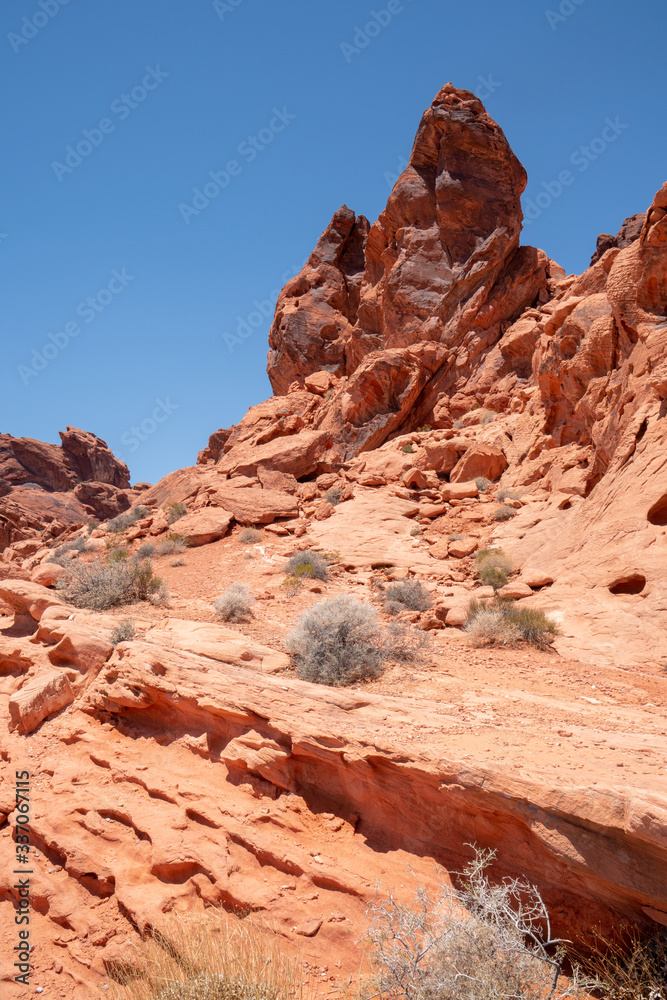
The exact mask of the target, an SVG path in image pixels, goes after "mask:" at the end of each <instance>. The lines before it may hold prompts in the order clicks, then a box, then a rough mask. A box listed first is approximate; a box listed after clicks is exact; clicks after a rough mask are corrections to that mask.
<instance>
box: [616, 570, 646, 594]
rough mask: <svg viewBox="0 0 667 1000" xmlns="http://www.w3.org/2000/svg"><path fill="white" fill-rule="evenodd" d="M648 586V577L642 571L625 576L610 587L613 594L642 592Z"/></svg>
mask: <svg viewBox="0 0 667 1000" xmlns="http://www.w3.org/2000/svg"><path fill="white" fill-rule="evenodd" d="M645 586H646V577H645V576H642V574H641V573H632V574H631V575H630V576H624V577H622V578H621V579H620V580H617V581H616V582H615V583H612V584H611V585H610V587H609V592H610V593H611V594H641V592H642V590H643V589H644V587H645Z"/></svg>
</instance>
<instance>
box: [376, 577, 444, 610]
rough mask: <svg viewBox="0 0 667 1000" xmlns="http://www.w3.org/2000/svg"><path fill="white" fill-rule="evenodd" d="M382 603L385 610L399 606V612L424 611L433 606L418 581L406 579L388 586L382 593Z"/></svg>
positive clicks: (429, 597)
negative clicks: (388, 606)
mask: <svg viewBox="0 0 667 1000" xmlns="http://www.w3.org/2000/svg"><path fill="white" fill-rule="evenodd" d="M384 602H385V607H386V608H387V605H390V606H392V605H396V604H399V605H400V606H401V611H405V610H409V611H426V609H427V608H430V607H431V606H432V604H433V601H432V600H431V595H430V594H429V592H428V590H426V588H425V587H424V585H423V584H422V583H421V582H420V581H419V580H407V579H405V580H398V581H397V582H396V583H392V584H390V585H389V587H387V589H386V591H385V593H384ZM387 609H388V608H387ZM389 613H390V614H392V613H393V612H392V611H390V612H389Z"/></svg>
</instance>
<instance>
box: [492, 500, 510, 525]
mask: <svg viewBox="0 0 667 1000" xmlns="http://www.w3.org/2000/svg"><path fill="white" fill-rule="evenodd" d="M515 514H516V511H515V510H514V508H513V507H508V506H507V504H504V503H501V504H500V506H499V507H496V509H495V510H494V512H493V514H492V515H491V517H492V518H493V520H494V521H509V520H510V518H512V517H514V515H515Z"/></svg>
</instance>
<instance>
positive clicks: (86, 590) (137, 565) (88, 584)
mask: <svg viewBox="0 0 667 1000" xmlns="http://www.w3.org/2000/svg"><path fill="white" fill-rule="evenodd" d="M63 589H64V597H65V600H66V601H67V602H68V603H69V604H73V605H74V606H75V607H77V608H92V609H93V610H94V611H104V610H106V609H107V608H112V607H114V606H115V605H118V604H131V603H133V602H134V601H147V600H164V599H165V596H166V592H165V590H164V586H163V583H162V580H161V579H160V578H159V577H157V576H155V575H154V573H153V567H152V565H151V562H150V560H149V559H142V560H134V559H133V560H131V561H124V562H103V561H101V560H98V561H96V562H91V563H83V564H80V565H79V564H77V565H76V566H73V567H72V577H71V579H70V581H69V582H68V583H67V584H65V587H64V588H63Z"/></svg>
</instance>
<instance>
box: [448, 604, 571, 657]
mask: <svg viewBox="0 0 667 1000" xmlns="http://www.w3.org/2000/svg"><path fill="white" fill-rule="evenodd" d="M463 627H464V629H465V631H466V632H467V633H468V635H469V636H470V637H471V639H472V640H473V642H475V643H476V644H479V645H485V644H487V645H491V646H512V645H515V644H516V643H517V642H528V643H530V645H531V646H537V647H538V648H539V649H544V648H545V647H546V646H548V645H550V644H551V643H552V642H553V640H554V638H555V637H556V636H557V635H560V634H561V632H560V628H559V627H558V625H557V623H556V622H555V621H554V620H553V619H552V618H549V617H548V616H547V615H545V613H544V612H543V611H538V610H537V608H525V607H521V606H520V605H517V604H516V602H515V601H503V600H500V599H498V598H496V599H495V600H494V601H493V602H490V603H489V602H486V601H477V600H475V599H473V600H472V601H470V604H469V605H468V614H467V618H466V621H465V624H464V626H463Z"/></svg>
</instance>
